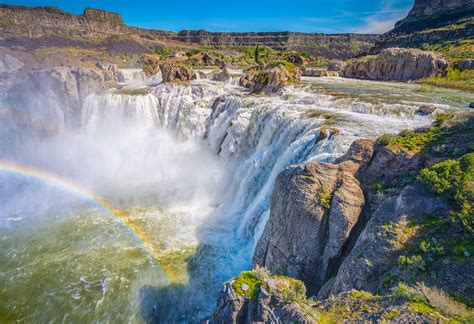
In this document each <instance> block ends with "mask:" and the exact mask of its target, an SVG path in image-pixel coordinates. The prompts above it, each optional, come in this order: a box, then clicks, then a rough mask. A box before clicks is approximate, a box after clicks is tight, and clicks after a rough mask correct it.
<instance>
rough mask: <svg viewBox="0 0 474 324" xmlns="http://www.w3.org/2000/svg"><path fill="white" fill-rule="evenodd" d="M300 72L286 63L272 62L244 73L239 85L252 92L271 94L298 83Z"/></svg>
mask: <svg viewBox="0 0 474 324" xmlns="http://www.w3.org/2000/svg"><path fill="white" fill-rule="evenodd" d="M300 79H301V71H300V69H299V68H297V67H296V66H294V65H293V64H292V63H288V62H272V63H269V64H267V65H266V66H265V67H263V66H256V67H252V68H249V69H247V70H245V71H244V73H243V75H242V76H241V78H240V81H239V84H240V85H241V86H243V87H246V88H249V89H250V90H251V91H253V92H262V93H265V94H271V93H274V92H276V91H278V90H279V89H281V88H282V87H284V86H286V85H289V84H291V83H295V82H299V81H300Z"/></svg>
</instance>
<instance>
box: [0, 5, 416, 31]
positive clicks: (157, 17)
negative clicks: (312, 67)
mask: <svg viewBox="0 0 474 324" xmlns="http://www.w3.org/2000/svg"><path fill="white" fill-rule="evenodd" d="M0 2H1V3H4V4H18V5H28V6H58V7H60V8H61V9H63V10H66V11H69V12H73V13H81V12H82V11H83V10H84V8H85V7H93V8H99V9H104V10H109V11H114V12H118V13H120V14H122V16H123V19H124V21H125V23H126V24H128V25H132V26H138V27H144V28H155V29H165V30H174V31H178V30H182V29H206V30H211V31H286V30H288V31H300V32H321V33H342V32H363V33H383V32H385V31H388V30H390V29H391V28H392V27H393V25H394V23H395V21H397V20H399V19H401V18H403V17H405V16H406V14H407V13H408V11H409V9H410V8H411V7H412V5H413V0H298V1H295V0H293V1H291V0H237V1H235V0H207V1H202V0H50V1H47V0H16V1H8V0H7V1H5V0H3V1H2V0H0Z"/></svg>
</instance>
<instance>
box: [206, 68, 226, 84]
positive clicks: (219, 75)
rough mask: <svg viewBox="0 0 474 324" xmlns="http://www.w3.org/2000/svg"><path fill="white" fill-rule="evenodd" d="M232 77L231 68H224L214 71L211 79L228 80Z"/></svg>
mask: <svg viewBox="0 0 474 324" xmlns="http://www.w3.org/2000/svg"><path fill="white" fill-rule="evenodd" d="M231 77H232V75H231V74H230V72H229V70H228V69H227V68H224V69H222V70H220V71H219V72H215V73H212V74H211V76H210V77H209V79H210V80H212V81H220V82H226V81H228V80H229V79H230V78H231Z"/></svg>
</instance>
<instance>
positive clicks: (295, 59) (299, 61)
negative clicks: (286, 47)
mask: <svg viewBox="0 0 474 324" xmlns="http://www.w3.org/2000/svg"><path fill="white" fill-rule="evenodd" d="M285 59H286V61H288V62H290V63H292V64H294V65H296V66H303V65H305V64H306V59H305V58H304V57H302V56H301V55H299V54H298V53H289V54H288V55H287V56H286V57H285Z"/></svg>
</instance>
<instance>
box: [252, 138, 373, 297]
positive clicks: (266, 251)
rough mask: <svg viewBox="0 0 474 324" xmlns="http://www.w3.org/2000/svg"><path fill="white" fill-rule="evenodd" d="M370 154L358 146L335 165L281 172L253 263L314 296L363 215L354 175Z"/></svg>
mask: <svg viewBox="0 0 474 324" xmlns="http://www.w3.org/2000/svg"><path fill="white" fill-rule="evenodd" d="M370 150H371V146H370V143H369V142H367V143H366V142H360V143H358V145H355V146H354V149H353V150H352V151H351V152H350V154H349V155H348V156H350V157H348V158H347V159H346V160H345V161H344V162H342V163H340V164H323V163H308V164H304V165H300V166H294V167H290V168H288V169H286V170H285V171H283V172H282V173H281V174H280V175H279V176H278V178H277V180H276V184H275V189H274V191H273V195H272V201H271V207H270V218H269V221H268V223H267V226H266V228H265V230H264V234H263V235H262V238H261V239H260V241H259V243H258V245H257V248H256V251H255V254H254V260H253V262H254V264H255V265H260V266H264V267H266V268H268V269H269V270H270V271H271V272H273V273H278V274H283V275H286V276H290V277H294V278H297V279H300V280H302V281H303V282H304V283H305V284H306V287H307V288H308V291H309V292H310V293H311V294H315V293H317V291H319V289H320V288H321V286H322V285H323V284H324V282H325V281H326V280H327V278H328V276H329V274H330V273H331V272H332V270H333V269H332V268H333V267H334V266H335V262H336V260H337V259H338V257H340V255H341V253H342V248H343V246H344V245H345V244H346V242H347V240H348V238H349V235H350V233H351V231H352V229H353V228H354V226H355V225H356V223H357V222H358V220H359V216H360V214H361V212H362V207H363V206H364V203H365V198H364V194H363V191H362V189H361V187H360V185H359V182H358V180H357V179H356V178H355V173H356V172H357V171H358V170H359V168H360V167H361V163H365V162H366V160H367V158H368V157H369V156H370V154H369V153H368V152H370ZM303 237H304V239H303V240H302V239H301V238H303Z"/></svg>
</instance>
